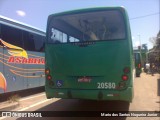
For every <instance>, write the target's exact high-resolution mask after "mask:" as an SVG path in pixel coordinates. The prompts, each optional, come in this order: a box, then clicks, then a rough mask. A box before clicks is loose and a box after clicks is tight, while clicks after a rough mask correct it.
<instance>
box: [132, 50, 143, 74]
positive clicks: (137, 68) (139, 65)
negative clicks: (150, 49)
mask: <svg viewBox="0 0 160 120" xmlns="http://www.w3.org/2000/svg"><path fill="white" fill-rule="evenodd" d="M134 59H135V72H136V77H140V74H141V73H142V56H141V52H140V51H139V52H138V51H134Z"/></svg>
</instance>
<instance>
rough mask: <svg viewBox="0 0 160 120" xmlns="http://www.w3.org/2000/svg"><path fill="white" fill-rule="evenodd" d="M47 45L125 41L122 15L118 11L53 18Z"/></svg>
mask: <svg viewBox="0 0 160 120" xmlns="http://www.w3.org/2000/svg"><path fill="white" fill-rule="evenodd" d="M48 35H49V39H48V43H69V42H83V41H95V40H120V39H125V37H126V30H125V23H124V18H123V14H122V13H121V11H118V10H107V11H96V12H95V11H94V12H88V13H87V12H86V13H78V14H70V15H62V16H61V15H57V16H53V18H52V20H51V22H50V28H49V31H48Z"/></svg>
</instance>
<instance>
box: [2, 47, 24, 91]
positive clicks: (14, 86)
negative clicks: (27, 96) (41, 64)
mask: <svg viewBox="0 0 160 120" xmlns="http://www.w3.org/2000/svg"><path fill="white" fill-rule="evenodd" d="M4 55H7V56H6V57H5V58H6V59H5V62H4V64H5V65H4V75H5V77H6V80H7V92H12V91H17V90H21V89H25V88H27V86H26V85H25V82H24V78H23V77H21V76H20V75H17V74H20V73H19V72H21V71H23V69H24V66H23V64H16V63H12V62H13V61H15V59H12V61H10V62H8V61H9V59H10V57H12V56H11V55H9V54H8V50H7V49H6V48H5V49H4Z"/></svg>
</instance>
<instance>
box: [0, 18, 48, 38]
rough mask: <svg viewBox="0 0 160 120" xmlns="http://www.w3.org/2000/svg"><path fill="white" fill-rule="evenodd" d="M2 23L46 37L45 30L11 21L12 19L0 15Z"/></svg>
mask: <svg viewBox="0 0 160 120" xmlns="http://www.w3.org/2000/svg"><path fill="white" fill-rule="evenodd" d="M0 23H2V24H5V25H8V26H12V27H15V28H18V29H22V30H25V31H28V32H32V33H36V34H40V35H43V36H45V32H44V31H43V30H41V29H38V28H36V27H33V26H30V25H28V24H25V23H22V22H19V21H16V20H13V19H10V18H7V17H5V16H1V15H0Z"/></svg>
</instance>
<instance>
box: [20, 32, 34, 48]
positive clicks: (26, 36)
mask: <svg viewBox="0 0 160 120" xmlns="http://www.w3.org/2000/svg"><path fill="white" fill-rule="evenodd" d="M23 41H24V49H25V50H29V51H35V45H34V35H33V34H31V33H29V32H27V31H23Z"/></svg>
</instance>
